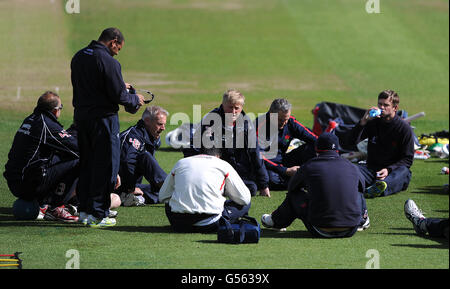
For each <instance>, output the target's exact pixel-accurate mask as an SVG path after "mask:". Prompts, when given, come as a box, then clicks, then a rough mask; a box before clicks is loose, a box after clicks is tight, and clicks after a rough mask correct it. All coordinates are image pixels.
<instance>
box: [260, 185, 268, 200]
mask: <svg viewBox="0 0 450 289" xmlns="http://www.w3.org/2000/svg"><path fill="white" fill-rule="evenodd" d="M259 195H260V196H263V197H269V198H270V191H269V187H267V188H265V189H261V190H259Z"/></svg>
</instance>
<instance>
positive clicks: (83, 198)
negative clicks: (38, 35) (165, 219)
mask: <svg viewBox="0 0 450 289" xmlns="http://www.w3.org/2000/svg"><path fill="white" fill-rule="evenodd" d="M123 45H124V37H123V35H122V33H121V32H120V30H119V29H117V28H107V29H105V30H104V31H103V32H102V34H101V35H100V37H99V39H98V40H97V41H95V40H93V41H91V43H90V44H89V45H88V46H87V47H85V48H83V49H81V50H80V51H78V52H77V53H76V54H75V56H74V57H73V58H72V63H71V71H72V72H71V73H72V74H71V79H72V86H73V106H74V109H75V110H74V122H75V123H76V124H77V126H78V129H79V131H78V146H79V149H80V178H79V182H78V190H77V194H78V197H79V201H80V207H79V211H80V222H83V223H87V224H88V225H89V226H90V227H108V226H114V225H115V223H116V221H115V219H110V218H108V217H107V216H108V214H109V207H110V203H111V199H110V194H111V193H112V192H113V190H114V187H115V186H116V182H117V174H118V171H119V164H120V143H119V131H120V129H119V117H118V113H117V112H118V110H119V104H120V105H123V106H124V107H125V111H127V112H129V113H133V114H134V113H136V112H137V111H138V110H139V108H140V106H142V105H143V104H144V97H143V96H142V95H139V94H131V93H129V92H127V88H129V87H130V85H129V84H126V83H125V82H124V81H123V78H122V72H121V66H120V63H119V62H118V61H117V60H115V59H114V58H113V57H114V56H115V55H117V54H118V53H119V51H120V50H121V49H122V47H123Z"/></svg>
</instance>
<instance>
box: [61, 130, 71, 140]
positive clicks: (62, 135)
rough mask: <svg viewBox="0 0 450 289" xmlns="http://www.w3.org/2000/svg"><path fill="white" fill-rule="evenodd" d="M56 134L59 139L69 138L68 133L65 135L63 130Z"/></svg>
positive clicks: (65, 132)
mask: <svg viewBox="0 0 450 289" xmlns="http://www.w3.org/2000/svg"><path fill="white" fill-rule="evenodd" d="M58 134H59V136H60V137H61V138H65V137H71V135H70V134H69V133H67V131H65V130H64V129H63V130H62V131H61V132H60V133H58Z"/></svg>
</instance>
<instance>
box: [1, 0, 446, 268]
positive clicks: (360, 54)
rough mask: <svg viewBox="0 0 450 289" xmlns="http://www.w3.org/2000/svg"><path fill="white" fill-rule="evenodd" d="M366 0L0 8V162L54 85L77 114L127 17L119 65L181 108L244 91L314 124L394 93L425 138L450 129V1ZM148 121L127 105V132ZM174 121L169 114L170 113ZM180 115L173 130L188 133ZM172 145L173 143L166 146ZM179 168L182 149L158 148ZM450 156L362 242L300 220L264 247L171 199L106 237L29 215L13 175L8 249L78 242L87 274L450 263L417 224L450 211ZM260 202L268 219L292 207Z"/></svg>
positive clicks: (6, 203)
mask: <svg viewBox="0 0 450 289" xmlns="http://www.w3.org/2000/svg"><path fill="white" fill-rule="evenodd" d="M365 2H366V1H362V0H335V1H327V0H302V1H298V0H246V1H244V0H242V1H239V0H229V1H222V0H167V1H164V0H154V1H145V0H128V1H119V0H110V1H106V0H104V1H101V0H89V1H88V0H80V4H81V5H80V8H81V10H80V13H79V14H68V13H66V11H65V9H64V7H65V3H66V1H63V0H55V1H51V0H33V1H27V2H26V4H25V1H19V0H5V1H0V33H1V35H3V36H4V37H3V42H2V45H1V46H0V100H1V101H0V138H1V140H2V142H1V144H0V167H1V168H2V170H1V171H2V172H3V170H4V164H5V163H6V161H7V154H8V151H9V149H10V145H11V142H12V139H13V137H14V134H15V132H16V130H17V129H18V127H19V126H20V124H21V122H22V120H23V119H24V118H25V117H26V116H27V115H29V114H30V113H31V111H32V109H33V108H34V106H35V104H36V100H37V97H38V96H39V95H40V94H42V92H44V91H45V90H48V89H50V90H58V91H59V94H60V95H61V97H62V101H63V104H64V108H65V109H64V110H63V114H62V117H61V122H62V123H63V124H64V125H65V126H69V125H70V124H71V122H72V116H73V111H72V107H71V100H72V87H71V82H70V60H71V57H72V56H73V54H74V53H75V52H76V51H78V50H79V49H81V48H82V47H84V46H86V45H87V44H88V43H89V42H90V41H91V40H92V39H97V38H98V36H99V34H100V32H101V30H102V29H104V28H106V27H110V26H116V27H118V28H120V29H121V30H122V32H123V33H124V35H125V46H124V48H123V50H122V51H121V53H120V55H119V57H118V60H119V61H120V62H121V64H122V72H123V75H124V79H125V81H127V82H130V83H132V84H134V85H135V86H136V87H139V88H148V89H150V90H151V91H152V92H154V93H155V94H156V99H155V101H154V103H155V104H157V105H161V106H163V107H164V108H166V109H167V110H168V111H169V112H170V113H171V115H173V114H174V113H177V112H184V113H187V114H188V115H190V116H191V117H192V114H193V112H192V105H194V104H197V105H202V114H204V113H206V112H208V111H209V110H211V109H212V108H214V107H216V106H218V105H219V102H220V100H221V95H222V93H223V92H224V91H225V90H226V89H227V88H230V87H233V88H237V89H239V90H241V91H242V92H243V93H244V95H245V96H246V104H245V107H244V109H245V110H246V112H252V113H255V114H257V113H261V112H265V111H267V109H268V106H269V104H270V103H271V101H272V100H273V99H274V98H275V97H286V98H288V99H289V101H290V102H291V103H292V104H293V115H294V116H296V118H297V119H298V120H299V121H300V122H302V123H304V124H305V125H307V126H310V127H311V126H312V124H313V116H312V114H311V109H312V108H313V107H314V105H315V104H317V103H319V102H322V101H331V102H338V103H344V104H349V105H353V106H357V107H362V108H367V107H369V106H372V105H374V104H376V96H377V95H378V93H379V92H380V91H381V90H384V89H388V88H389V89H394V90H396V91H398V93H399V95H400V99H401V102H400V106H401V108H402V109H405V110H407V111H408V113H409V114H410V115H412V114H415V113H417V112H421V111H424V112H425V113H426V116H425V117H423V118H421V119H418V120H417V121H414V122H413V125H414V126H415V132H416V134H417V135H420V134H422V133H431V132H435V131H440V130H443V129H446V130H448V129H449V81H448V79H449V4H448V1H446V0H391V1H387V0H380V4H381V13H380V14H368V13H366V10H365ZM138 118H139V113H138V114H137V115H130V114H126V113H124V112H123V109H121V112H120V119H121V129H122V130H124V129H126V128H127V127H128V126H129V125H132V124H134V123H135V122H136V121H137V120H138ZM169 119H170V117H169ZM176 126H177V124H176V123H172V124H170V125H169V126H168V127H167V131H170V130H171V129H173V128H175V127H176ZM165 146H166V145H165V143H164V142H163V148H164V147H165ZM156 156H157V159H158V160H159V162H160V164H161V166H162V168H163V169H165V170H166V171H169V170H170V169H171V168H172V166H173V165H174V164H175V162H176V161H177V160H178V159H180V158H181V157H182V154H181V153H180V152H178V151H171V150H168V149H163V150H161V151H159V152H157V154H156ZM443 166H449V164H448V159H437V158H432V159H429V160H425V161H424V160H416V161H415V162H414V165H413V167H412V171H413V179H412V181H411V184H410V186H409V188H408V190H407V191H405V192H401V193H399V194H397V195H393V196H389V197H385V198H378V199H375V200H368V201H367V205H368V209H369V215H370V219H371V227H370V228H369V229H368V230H366V231H364V232H360V233H357V234H356V235H355V236H354V237H352V238H349V239H339V240H323V239H314V238H311V236H310V235H309V233H308V232H307V231H306V229H305V227H304V225H303V224H302V222H301V221H299V220H297V221H295V222H294V224H293V225H292V226H291V227H290V228H288V230H287V232H284V233H276V232H273V231H270V230H265V229H263V230H262V236H261V240H260V242H259V243H258V244H249V245H238V246H236V245H224V244H218V243H217V242H216V238H217V237H216V235H215V234H177V233H173V232H171V230H170V227H169V223H168V221H167V219H166V217H165V214H164V208H163V206H162V205H152V206H146V207H139V208H124V207H121V208H119V209H118V211H119V216H118V219H117V220H118V225H117V226H115V227H114V228H110V229H106V230H95V229H88V228H84V227H82V226H80V225H73V224H62V223H54V222H45V221H26V222H25V221H17V220H15V219H14V218H13V216H12V212H11V205H12V203H13V201H14V197H13V196H12V195H11V193H10V192H9V190H8V188H7V185H6V182H5V180H4V178H3V177H1V178H0V254H7V253H12V252H16V251H20V252H23V254H22V258H23V260H24V261H23V264H24V268H57V269H63V268H65V267H66V263H67V262H68V261H70V256H66V252H67V251H68V250H70V249H75V250H78V252H79V254H80V267H81V268H157V269H160V268H202V269H203V268H204V269H206V268H255V269H256V268H265V269H266V268H275V269H285V268H289V269H291V268H355V269H364V268H365V267H366V264H367V263H368V262H369V261H370V257H367V256H366V253H367V252H368V250H370V249H375V250H377V251H378V252H379V256H380V260H379V261H380V262H379V265H380V268H383V269H388V268H446V269H448V268H449V249H448V240H443V239H441V240H439V239H430V238H422V237H419V236H417V235H416V234H415V232H414V230H413V228H412V226H411V224H410V222H409V221H408V220H407V219H406V218H405V217H404V214H403V203H404V201H405V200H406V199H408V198H412V199H414V200H415V201H416V202H417V203H418V205H419V206H420V207H421V208H422V209H423V210H424V211H425V212H426V213H427V214H426V216H429V217H445V218H448V210H449V202H448V201H449V197H448V194H444V193H443V192H442V190H441V188H442V186H443V185H444V184H447V183H448V176H445V175H440V170H441V168H442V167H443ZM284 194H285V192H272V198H270V199H269V198H263V197H254V198H253V199H252V208H251V210H250V215H251V216H254V217H255V218H257V219H259V218H260V216H261V215H262V214H263V213H268V212H271V211H273V210H274V209H275V208H277V206H278V205H279V204H280V203H281V201H282V200H283V198H284Z"/></svg>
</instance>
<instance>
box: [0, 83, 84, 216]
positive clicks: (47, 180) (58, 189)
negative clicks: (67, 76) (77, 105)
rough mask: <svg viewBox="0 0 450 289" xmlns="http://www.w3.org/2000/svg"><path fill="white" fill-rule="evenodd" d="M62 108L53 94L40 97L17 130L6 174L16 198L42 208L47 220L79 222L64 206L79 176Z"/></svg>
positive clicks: (75, 147)
mask: <svg viewBox="0 0 450 289" xmlns="http://www.w3.org/2000/svg"><path fill="white" fill-rule="evenodd" d="M62 108H63V105H62V103H61V99H60V97H59V96H58V95H57V94H56V93H54V92H51V91H46V92H45V93H44V94H42V95H41V96H40V97H39V100H38V102H37V106H36V108H35V109H34V111H33V113H32V114H31V115H29V116H28V117H27V118H26V119H25V120H24V121H23V123H22V125H21V126H20V128H19V129H18V130H17V133H16V135H15V137H14V140H13V143H12V147H11V150H10V151H9V154H8V162H7V163H6V165H5V172H4V174H3V175H4V177H5V179H6V180H7V183H8V187H9V189H10V191H11V193H12V194H13V195H14V196H15V197H17V198H19V199H22V200H24V201H28V202H31V201H37V202H38V203H39V204H40V205H41V206H42V209H41V212H42V214H44V216H43V218H44V219H45V220H55V221H63V222H76V221H78V217H76V216H73V215H71V214H70V213H69V212H68V211H67V209H66V207H65V206H64V205H65V201H66V200H67V199H68V197H69V196H70V195H71V194H72V193H73V192H74V190H75V186H76V179H77V177H78V174H79V167H78V165H79V163H78V144H77V140H76V138H75V137H73V136H72V135H71V134H70V131H66V130H64V128H63V126H62V125H61V124H60V123H59V122H58V118H59V117H60V115H61V110H62ZM44 204H48V207H44V206H43V205H44ZM44 208H46V209H44Z"/></svg>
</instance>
